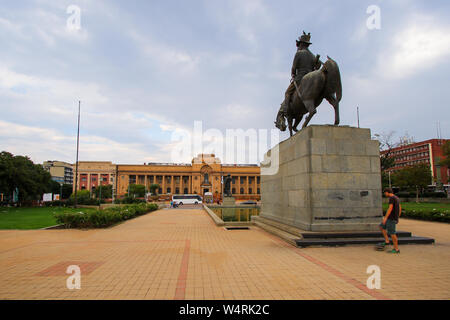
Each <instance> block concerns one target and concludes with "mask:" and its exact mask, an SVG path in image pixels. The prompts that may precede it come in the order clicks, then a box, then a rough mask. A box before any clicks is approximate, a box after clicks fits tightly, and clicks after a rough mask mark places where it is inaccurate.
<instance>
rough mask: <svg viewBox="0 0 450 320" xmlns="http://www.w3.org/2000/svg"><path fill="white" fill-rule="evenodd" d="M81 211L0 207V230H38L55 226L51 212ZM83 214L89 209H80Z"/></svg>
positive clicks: (56, 208)
mask: <svg viewBox="0 0 450 320" xmlns="http://www.w3.org/2000/svg"><path fill="white" fill-rule="evenodd" d="M80 210H81V209H73V208H64V207H62V208H59V207H32V208H14V207H10V208H8V207H0V229H23V230H27V229H40V228H45V227H49V226H54V225H56V224H57V222H56V220H55V218H54V217H53V212H78V211H80ZM82 210H83V211H84V212H86V211H87V210H91V209H82Z"/></svg>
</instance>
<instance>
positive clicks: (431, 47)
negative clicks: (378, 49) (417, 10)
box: [377, 15, 450, 79]
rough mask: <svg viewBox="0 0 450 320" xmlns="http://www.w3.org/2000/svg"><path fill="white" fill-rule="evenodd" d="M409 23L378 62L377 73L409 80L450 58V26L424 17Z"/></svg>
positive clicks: (412, 17) (393, 38) (411, 20)
mask: <svg viewBox="0 0 450 320" xmlns="http://www.w3.org/2000/svg"><path fill="white" fill-rule="evenodd" d="M407 21H408V22H407V25H406V26H405V27H404V28H403V29H401V30H400V31H399V32H397V33H395V34H394V35H393V37H392V39H391V40H390V46H389V47H387V48H384V49H383V50H382V54H380V56H379V58H378V66H377V69H378V71H379V73H380V74H381V75H382V76H383V77H386V78H394V79H401V78H405V77H409V76H412V75H415V74H418V73H419V72H421V71H424V70H430V69H431V68H433V67H435V66H437V65H438V64H439V63H441V62H443V61H445V59H448V57H449V56H450V25H442V24H439V22H437V21H436V20H435V19H433V17H429V16H424V15H413V16H411V17H410V18H409V19H408V20H407Z"/></svg>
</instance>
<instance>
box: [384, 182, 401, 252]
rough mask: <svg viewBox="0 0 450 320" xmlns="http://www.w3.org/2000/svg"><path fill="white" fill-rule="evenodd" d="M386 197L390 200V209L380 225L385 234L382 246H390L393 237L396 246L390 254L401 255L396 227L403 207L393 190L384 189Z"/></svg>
mask: <svg viewBox="0 0 450 320" xmlns="http://www.w3.org/2000/svg"><path fill="white" fill-rule="evenodd" d="M384 195H385V196H386V197H388V198H389V208H388V210H387V212H386V215H385V216H384V218H383V222H382V223H380V230H381V232H382V233H383V236H384V239H385V242H384V243H381V244H380V246H381V247H386V245H389V244H390V242H389V236H391V238H392V242H393V244H394V249H392V250H391V251H388V252H389V253H400V250H399V248H398V237H397V232H396V225H397V223H398V219H399V217H400V215H401V213H402V206H401V205H400V199H399V198H398V197H397V196H396V195H395V194H394V192H393V191H392V189H391V188H386V189H384Z"/></svg>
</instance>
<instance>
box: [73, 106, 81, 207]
mask: <svg viewBox="0 0 450 320" xmlns="http://www.w3.org/2000/svg"><path fill="white" fill-rule="evenodd" d="M80 108H81V101H78V130H77V159H76V162H75V202H74V207H75V208H76V207H77V189H78V150H79V147H80Z"/></svg>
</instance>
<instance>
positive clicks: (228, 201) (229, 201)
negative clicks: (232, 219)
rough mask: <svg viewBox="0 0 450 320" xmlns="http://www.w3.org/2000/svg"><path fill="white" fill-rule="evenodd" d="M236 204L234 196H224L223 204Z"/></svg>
mask: <svg viewBox="0 0 450 320" xmlns="http://www.w3.org/2000/svg"><path fill="white" fill-rule="evenodd" d="M235 205H236V200H235V199H234V197H223V202H222V206H232V207H234V206H235Z"/></svg>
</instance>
